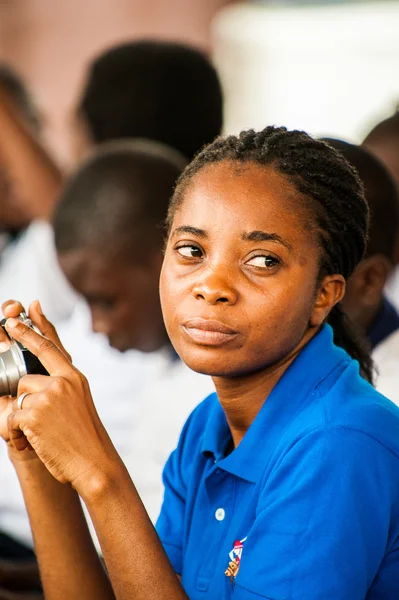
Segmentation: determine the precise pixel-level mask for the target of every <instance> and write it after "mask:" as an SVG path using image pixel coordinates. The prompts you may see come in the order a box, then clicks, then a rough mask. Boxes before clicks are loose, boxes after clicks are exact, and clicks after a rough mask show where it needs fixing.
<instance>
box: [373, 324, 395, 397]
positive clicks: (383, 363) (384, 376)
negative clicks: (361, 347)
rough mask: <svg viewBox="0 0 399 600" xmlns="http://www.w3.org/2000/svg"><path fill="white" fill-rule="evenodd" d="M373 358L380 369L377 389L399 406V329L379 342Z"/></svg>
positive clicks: (378, 369)
mask: <svg viewBox="0 0 399 600" xmlns="http://www.w3.org/2000/svg"><path fill="white" fill-rule="evenodd" d="M373 360H374V363H375V366H376V367H377V371H378V375H377V385H376V388H377V390H378V391H379V392H381V394H384V396H386V397H387V398H389V399H390V400H392V402H394V403H395V404H397V405H398V406H399V330H397V331H394V333H392V334H391V335H390V336H389V337H387V338H386V339H385V340H384V341H383V342H381V344H378V346H377V347H376V349H375V350H374V352H373Z"/></svg>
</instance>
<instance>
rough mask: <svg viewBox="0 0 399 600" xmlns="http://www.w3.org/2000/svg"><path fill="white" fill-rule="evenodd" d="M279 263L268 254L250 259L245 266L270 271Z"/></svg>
mask: <svg viewBox="0 0 399 600" xmlns="http://www.w3.org/2000/svg"><path fill="white" fill-rule="evenodd" d="M279 263H280V261H279V260H278V259H277V258H275V257H274V256H271V255H270V254H266V255H264V254H263V255H259V256H254V257H253V258H251V259H250V260H248V261H247V263H246V264H247V265H251V266H253V267H258V268H261V269H272V268H273V267H275V266H277V265H278V264H279Z"/></svg>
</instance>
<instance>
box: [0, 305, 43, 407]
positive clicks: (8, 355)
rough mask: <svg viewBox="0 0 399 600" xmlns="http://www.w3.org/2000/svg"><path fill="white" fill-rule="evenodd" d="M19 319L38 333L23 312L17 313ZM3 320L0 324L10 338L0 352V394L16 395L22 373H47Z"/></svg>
mask: <svg viewBox="0 0 399 600" xmlns="http://www.w3.org/2000/svg"><path fill="white" fill-rule="evenodd" d="M19 320H20V321H21V322H22V323H24V324H25V325H27V326H28V327H30V328H31V329H33V330H34V331H36V332H37V333H39V334H40V331H38V329H37V328H36V327H35V326H34V325H33V323H32V321H31V320H30V319H29V317H28V316H27V315H26V314H25V313H24V312H22V313H21V314H20V315H19ZM5 322H6V319H3V320H2V321H0V326H1V327H2V328H3V329H4V331H5V332H6V334H7V336H8V338H9V339H10V347H9V349H8V350H6V351H5V352H2V353H0V396H16V395H17V391H18V382H19V380H20V379H21V378H22V377H24V375H31V374H38V375H48V373H47V371H46V369H45V368H44V367H43V365H42V364H41V362H40V361H39V359H38V358H37V357H36V356H35V355H34V354H32V353H31V352H29V350H28V349H27V348H25V346H23V345H22V344H21V343H20V342H17V340H14V339H13V338H12V337H11V336H10V335H9V333H8V332H7V330H6V329H5V327H4V325H5Z"/></svg>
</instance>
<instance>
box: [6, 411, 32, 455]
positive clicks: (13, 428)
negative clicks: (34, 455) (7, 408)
mask: <svg viewBox="0 0 399 600" xmlns="http://www.w3.org/2000/svg"><path fill="white" fill-rule="evenodd" d="M13 409H14V410H13V412H12V413H10V414H9V415H8V419H7V426H8V435H9V439H10V442H11V443H12V445H13V446H14V448H15V449H16V450H18V451H19V452H22V451H23V450H26V449H27V448H32V446H31V445H30V443H29V442H28V439H27V436H26V434H25V432H24V428H27V426H28V423H29V420H30V418H31V415H30V414H29V408H27V407H26V406H24V408H23V409H19V408H18V407H17V406H16V405H15V404H14V405H13Z"/></svg>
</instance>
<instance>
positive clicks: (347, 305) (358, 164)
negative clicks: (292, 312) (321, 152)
mask: <svg viewBox="0 0 399 600" xmlns="http://www.w3.org/2000/svg"><path fill="white" fill-rule="evenodd" d="M324 141H326V142H328V144H329V145H331V146H333V147H334V148H335V149H336V150H339V151H340V152H342V154H343V155H344V156H345V158H346V159H347V160H348V162H349V163H350V164H352V165H353V166H354V167H355V169H356V170H357V172H358V174H359V176H360V179H361V180H362V182H363V185H364V189H365V196H366V200H367V202H368V205H369V207H370V215H371V220H370V230H369V240H368V244H367V252H366V256H365V258H364V259H363V260H362V261H361V262H360V263H359V264H358V266H357V267H356V269H355V271H354V272H353V274H352V276H351V277H350V279H349V280H348V282H347V286H346V293H345V297H344V299H343V301H342V305H343V308H344V310H345V312H346V314H347V315H348V316H349V318H350V319H351V320H352V321H353V322H354V323H355V324H356V325H358V326H359V327H360V328H361V329H362V330H363V331H364V332H366V333H367V332H368V331H369V330H370V327H371V326H372V325H373V321H374V319H375V317H376V316H377V315H378V312H379V310H380V308H381V303H382V301H383V292H384V287H385V284H386V281H387V279H388V276H389V274H390V272H391V270H392V268H393V266H394V263H395V248H396V239H397V235H398V229H399V198H398V193H397V188H396V185H395V182H394V180H393V178H392V177H391V175H390V173H389V171H388V170H387V169H386V168H385V166H384V165H383V164H382V162H381V161H380V160H378V158H376V157H375V156H373V154H371V153H370V152H369V151H368V150H367V149H366V148H364V147H362V146H356V145H353V144H349V143H347V142H344V141H342V140H335V139H324Z"/></svg>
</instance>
